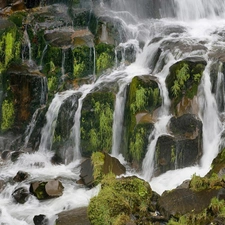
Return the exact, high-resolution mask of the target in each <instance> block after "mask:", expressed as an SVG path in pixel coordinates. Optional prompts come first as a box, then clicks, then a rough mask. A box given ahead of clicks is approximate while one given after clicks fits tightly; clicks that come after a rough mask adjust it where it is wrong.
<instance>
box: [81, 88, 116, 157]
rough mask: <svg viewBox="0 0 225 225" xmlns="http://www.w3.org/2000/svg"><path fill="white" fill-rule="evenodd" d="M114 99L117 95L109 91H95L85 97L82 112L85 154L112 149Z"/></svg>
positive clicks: (82, 135)
mask: <svg viewBox="0 0 225 225" xmlns="http://www.w3.org/2000/svg"><path fill="white" fill-rule="evenodd" d="M114 100H115V95H114V94H113V93H109V92H95V93H92V94H89V95H88V96H87V97H86V98H85V100H84V102H83V107H82V114H81V148H82V154H83V155H85V156H90V155H91V153H92V152H95V151H103V150H104V151H105V152H109V151H110V150H111V147H112V125H113V111H114Z"/></svg>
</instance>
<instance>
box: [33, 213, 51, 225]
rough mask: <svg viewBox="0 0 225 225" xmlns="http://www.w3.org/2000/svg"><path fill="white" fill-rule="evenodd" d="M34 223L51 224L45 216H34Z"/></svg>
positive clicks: (36, 224) (40, 224) (39, 224)
mask: <svg viewBox="0 0 225 225" xmlns="http://www.w3.org/2000/svg"><path fill="white" fill-rule="evenodd" d="M33 222H34V224H35V225H48V224H49V221H48V218H47V217H46V216H45V215H43V214H40V215H36V216H34V218H33Z"/></svg>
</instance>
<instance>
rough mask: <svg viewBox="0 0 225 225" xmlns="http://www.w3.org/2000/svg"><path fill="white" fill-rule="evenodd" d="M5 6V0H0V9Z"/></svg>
mask: <svg viewBox="0 0 225 225" xmlns="http://www.w3.org/2000/svg"><path fill="white" fill-rule="evenodd" d="M6 6H7V0H0V9H2V8H5V7H6Z"/></svg>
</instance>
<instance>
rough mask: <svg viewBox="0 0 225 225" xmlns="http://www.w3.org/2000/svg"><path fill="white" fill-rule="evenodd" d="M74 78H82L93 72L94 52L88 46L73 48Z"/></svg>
mask: <svg viewBox="0 0 225 225" xmlns="http://www.w3.org/2000/svg"><path fill="white" fill-rule="evenodd" d="M73 59H74V62H73V78H82V77H85V76H87V75H90V74H92V73H93V70H94V54H93V50H92V49H90V48H89V47H87V46H80V47H76V48H74V49H73Z"/></svg>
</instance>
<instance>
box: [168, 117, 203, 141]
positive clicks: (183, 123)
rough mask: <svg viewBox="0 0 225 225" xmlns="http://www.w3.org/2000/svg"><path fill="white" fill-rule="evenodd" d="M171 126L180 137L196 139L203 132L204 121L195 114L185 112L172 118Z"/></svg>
mask: <svg viewBox="0 0 225 225" xmlns="http://www.w3.org/2000/svg"><path fill="white" fill-rule="evenodd" d="M169 128H170V130H171V131H172V133H173V135H176V136H177V137H180V138H189V139H195V138H196V137H197V136H198V135H201V132H202V122H201V121H200V120H199V119H198V118H197V117H196V116H195V115H193V114H184V115H182V116H180V117H172V118H171V119H170V123H169Z"/></svg>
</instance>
